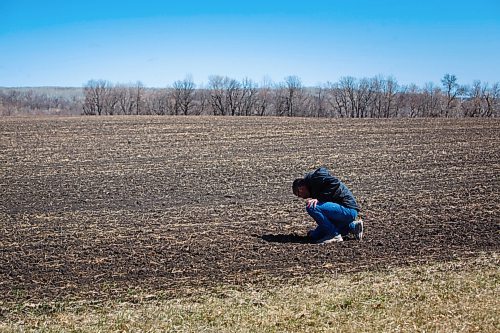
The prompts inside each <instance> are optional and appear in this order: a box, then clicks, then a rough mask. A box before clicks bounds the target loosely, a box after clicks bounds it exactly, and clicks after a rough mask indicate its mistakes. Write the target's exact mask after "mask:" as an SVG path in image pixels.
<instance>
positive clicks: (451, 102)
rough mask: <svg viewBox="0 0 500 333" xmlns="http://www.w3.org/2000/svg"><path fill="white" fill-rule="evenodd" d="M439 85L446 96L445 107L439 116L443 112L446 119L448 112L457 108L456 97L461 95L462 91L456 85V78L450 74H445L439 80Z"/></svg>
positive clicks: (461, 88)
mask: <svg viewBox="0 0 500 333" xmlns="http://www.w3.org/2000/svg"><path fill="white" fill-rule="evenodd" d="M441 83H442V85H443V91H444V92H445V94H446V95H445V97H446V100H445V105H444V107H443V108H442V109H441V116H443V111H444V116H445V117H448V116H449V114H450V111H452V110H453V109H455V108H456V106H457V96H458V95H459V94H462V93H463V92H464V89H463V87H460V85H459V84H458V83H457V77H456V76H455V75H452V74H445V75H444V77H443V78H442V79H441ZM443 109H444V110H443Z"/></svg>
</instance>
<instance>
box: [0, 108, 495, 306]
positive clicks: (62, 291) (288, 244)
mask: <svg viewBox="0 0 500 333" xmlns="http://www.w3.org/2000/svg"><path fill="white" fill-rule="evenodd" d="M499 133H500V120H497V119H491V120H483V119H416V120H415V119H401V120H394V119H392V120H347V119H345V120H344V119H340V120H333V119H330V120H326V119H303V118H251V117H250V118H246V117H238V118H227V117H99V118H93V117H75V118H2V119H0V134H1V138H2V140H1V142H0V148H1V150H0V174H1V177H0V194H1V196H0V294H1V295H3V300H4V302H11V301H12V302H18V301H30V302H38V301H47V300H54V299H67V298H71V299H89V298H90V299H105V298H109V297H127V295H131V291H134V290H140V291H147V292H150V293H153V294H154V293H156V292H161V293H167V294H171V295H178V294H183V293H189V292H190V291H191V290H194V289H196V288H199V287H207V286H208V287H209V286H216V285H219V284H226V283H230V284H236V285H240V284H245V283H259V282H266V281H274V282H273V283H279V281H284V280H288V279H296V278H302V277H306V276H309V275H313V274H322V273H324V272H331V273H336V272H350V271H359V270H371V269H378V268H390V267H393V266H398V265H407V264H410V263H424V262H429V261H437V260H454V259H460V258H463V257H468V256H474V255H476V254H478V253H480V252H481V253H484V252H486V253H488V252H498V250H499V237H498V236H499V229H498V226H499V223H498V222H499V219H498V216H499V212H500V201H499V199H498V198H499V188H500V186H499V185H500V180H499V175H500V135H499ZM320 165H324V166H326V167H328V168H329V169H330V170H331V171H332V173H333V174H335V175H337V176H339V177H340V178H341V179H343V180H344V181H345V182H346V183H347V184H348V186H349V187H350V188H351V189H352V191H353V192H354V194H355V196H356V197H357V199H358V201H359V202H360V204H361V207H362V213H361V215H362V216H363V217H364V220H365V222H366V236H365V239H364V241H363V242H356V241H346V242H344V243H340V244H330V245H328V246H318V245H312V244H306V243H305V242H304V237H303V236H304V235H305V233H306V231H307V229H309V228H312V227H314V223H313V222H312V220H310V218H308V216H307V215H306V213H305V210H304V202H303V201H301V200H299V199H297V198H295V197H294V196H293V194H292V193H291V189H290V187H291V181H292V180H293V179H294V178H296V177H298V176H301V175H303V174H304V173H305V172H307V171H309V170H312V169H314V168H316V167H318V166H320Z"/></svg>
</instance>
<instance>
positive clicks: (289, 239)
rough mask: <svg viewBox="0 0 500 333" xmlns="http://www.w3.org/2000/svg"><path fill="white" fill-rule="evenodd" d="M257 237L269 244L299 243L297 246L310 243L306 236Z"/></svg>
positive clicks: (268, 235)
mask: <svg viewBox="0 0 500 333" xmlns="http://www.w3.org/2000/svg"><path fill="white" fill-rule="evenodd" d="M257 237H259V238H260V239H263V240H265V241H266V242H270V243H299V244H309V243H311V241H310V239H309V238H308V237H307V236H301V235H297V234H277V235H273V234H267V235H262V236H257Z"/></svg>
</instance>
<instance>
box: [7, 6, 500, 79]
mask: <svg viewBox="0 0 500 333" xmlns="http://www.w3.org/2000/svg"><path fill="white" fill-rule="evenodd" d="M0 17H1V19H0V86H6V87H13V86H76V87H79V86H82V85H83V84H85V83H86V82H87V81H88V80H90V79H105V80H109V81H111V82H114V83H132V82H136V81H141V82H143V84H145V85H146V86H148V87H165V86H168V85H170V84H172V83H173V82H174V81H175V80H179V79H183V78H184V77H185V76H186V75H191V76H192V77H193V79H194V81H195V82H196V83H197V84H204V83H206V82H207V81H208V77H209V76H210V75H214V74H217V75H224V76H229V77H231V78H235V79H238V80H241V79H243V78H244V77H248V78H251V79H253V80H254V81H256V82H257V83H260V82H261V81H262V80H263V79H264V78H268V79H272V80H274V81H275V82H279V81H282V80H283V79H284V77H285V76H288V75H297V76H298V77H300V78H301V79H302V82H303V84H304V85H309V86H312V85H317V84H320V83H326V82H327V81H331V82H335V81H337V80H338V79H339V78H340V77H342V76H354V77H357V78H361V77H372V76H375V75H384V76H389V75H391V76H393V77H394V78H396V79H397V80H398V82H399V83H401V84H409V83H416V84H417V85H419V86H423V85H424V84H425V83H427V82H434V83H436V84H439V82H440V79H441V78H442V77H443V75H444V74H446V73H450V74H455V75H456V76H457V77H458V81H459V82H460V83H463V84H470V83H472V81H474V80H481V81H484V82H490V83H493V82H498V81H500V65H499V64H500V61H499V60H498V59H500V1H496V0H490V1H487V0H475V1H460V0H458V1H447V0H446V1H439V0H431V1H428V0H420V1H403V0H400V1H396V0H379V1H348V0H343V1H336V0H332V1H321V0H318V1H311V0H309V1H290V0H289V1H270V0H268V1H260V0H254V1H248V2H246V1H236V0H231V1H194V0H192V1H146V0H143V1H106V0H101V1H94V0H85V1H80V0H73V1H70V0H65V1H50V0H46V1H25V0H0Z"/></svg>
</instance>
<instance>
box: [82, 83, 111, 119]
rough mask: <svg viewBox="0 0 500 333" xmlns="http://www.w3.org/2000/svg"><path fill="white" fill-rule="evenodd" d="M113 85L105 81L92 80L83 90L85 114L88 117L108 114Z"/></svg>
mask: <svg viewBox="0 0 500 333" xmlns="http://www.w3.org/2000/svg"><path fill="white" fill-rule="evenodd" d="M111 89H112V85H111V83H109V82H108V81H105V80H90V81H88V82H87V84H86V85H85V86H84V88H83V92H84V95H85V100H84V103H83V113H84V114H86V115H99V116H100V115H102V114H107V113H108V111H109V109H110V105H108V103H109V102H110V98H109V95H110V93H111Z"/></svg>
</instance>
